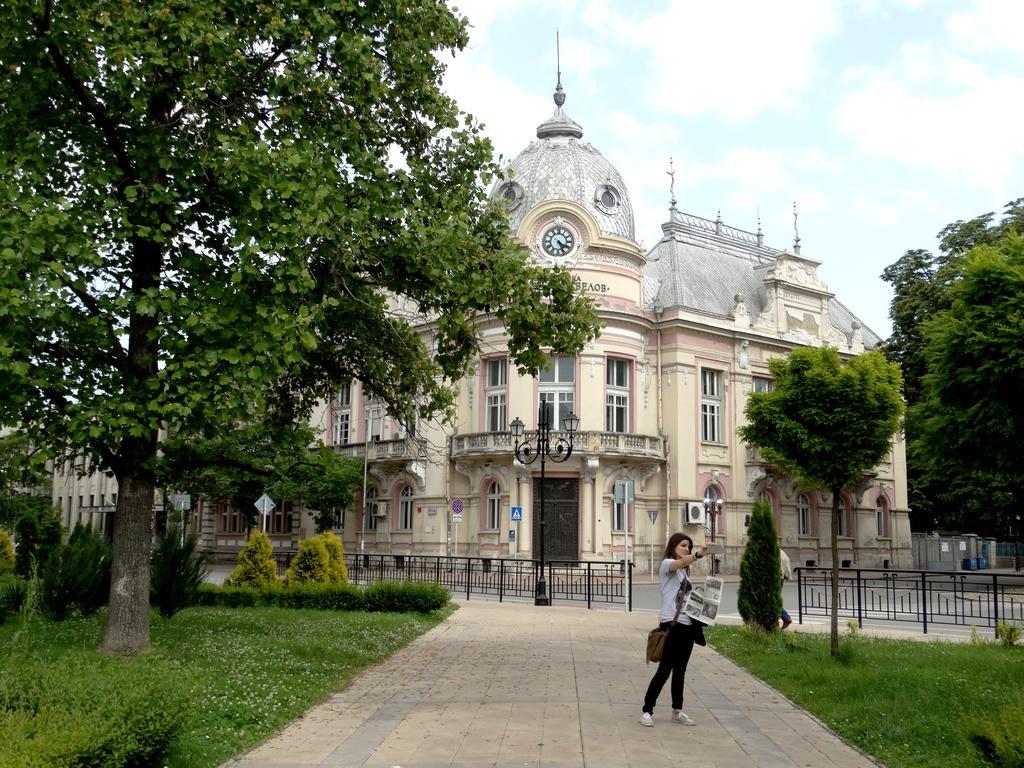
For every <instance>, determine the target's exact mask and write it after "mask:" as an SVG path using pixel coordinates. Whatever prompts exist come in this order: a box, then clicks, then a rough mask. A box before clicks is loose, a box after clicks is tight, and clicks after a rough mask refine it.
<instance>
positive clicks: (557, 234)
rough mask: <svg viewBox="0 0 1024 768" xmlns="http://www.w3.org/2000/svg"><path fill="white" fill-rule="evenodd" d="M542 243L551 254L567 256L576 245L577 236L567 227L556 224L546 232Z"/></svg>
mask: <svg viewBox="0 0 1024 768" xmlns="http://www.w3.org/2000/svg"><path fill="white" fill-rule="evenodd" d="M541 245H542V246H543V248H544V250H545V251H546V252H547V253H548V254H549V255H551V256H565V255H566V254H567V253H569V251H571V250H572V249H573V247H574V246H575V245H576V236H575V235H573V233H572V232H571V231H570V230H569V229H568V228H567V227H563V226H562V225H561V224H556V225H555V226H553V227H549V228H548V230H547V231H546V232H545V233H544V236H543V237H542V238H541Z"/></svg>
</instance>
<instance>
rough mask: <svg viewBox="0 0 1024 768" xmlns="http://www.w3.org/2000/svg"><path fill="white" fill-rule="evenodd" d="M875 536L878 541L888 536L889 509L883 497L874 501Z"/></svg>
mask: <svg viewBox="0 0 1024 768" xmlns="http://www.w3.org/2000/svg"><path fill="white" fill-rule="evenodd" d="M875 534H876V535H877V536H878V538H880V539H882V538H885V537H886V536H888V535H889V509H888V507H887V506H886V504H885V497H884V496H879V497H878V498H877V499H875Z"/></svg>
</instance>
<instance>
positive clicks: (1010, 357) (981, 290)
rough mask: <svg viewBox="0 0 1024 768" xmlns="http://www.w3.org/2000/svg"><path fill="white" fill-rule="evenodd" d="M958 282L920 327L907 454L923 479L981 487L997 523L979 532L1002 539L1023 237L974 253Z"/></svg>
mask: <svg viewBox="0 0 1024 768" xmlns="http://www.w3.org/2000/svg"><path fill="white" fill-rule="evenodd" d="M958 276H959V279H958V280H957V281H956V282H955V283H954V284H953V285H952V286H951V287H950V288H949V289H948V295H949V297H950V300H951V302H950V306H949V308H948V309H946V310H943V311H941V312H939V313H937V314H936V315H935V316H934V317H933V318H932V319H931V320H930V321H929V322H927V323H925V324H924V338H925V348H924V355H925V358H926V360H927V365H928V372H927V374H926V375H925V377H924V388H923V390H924V391H923V393H922V397H921V399H920V401H919V402H918V403H917V404H916V405H915V406H914V407H913V408H912V409H911V414H912V416H913V420H914V424H915V426H916V434H915V435H914V436H913V438H912V444H913V445H914V456H915V457H916V459H915V460H916V461H917V462H918V464H919V465H920V466H923V467H924V470H925V472H926V473H927V474H929V475H931V476H935V477H937V476H940V475H941V476H943V477H947V478H957V479H959V480H960V483H963V482H965V481H969V480H972V479H982V482H981V483H980V487H981V488H987V489H989V490H990V491H992V492H993V493H994V495H993V496H992V497H985V498H984V501H985V502H986V503H988V501H989V499H990V498H991V503H992V505H993V506H994V508H995V509H994V513H995V515H996V519H994V520H993V519H992V518H991V517H989V518H988V521H987V524H986V525H985V527H986V528H987V529H988V532H989V533H991V534H995V535H1007V534H1008V533H1009V532H1010V523H1009V521H1010V520H1012V514H1015V513H1014V512H1013V510H1014V509H1015V505H1016V503H1017V502H1016V497H1017V495H1018V494H1019V491H1020V488H1021V486H1022V485H1024V454H1022V452H1021V450H1020V445H1021V442H1022V441H1024V403H1022V401H1021V398H1020V397H1019V396H1018V393H1019V392H1020V391H1024V357H1022V355H1021V352H1020V350H1021V349H1022V348H1024V322H1022V321H1021V318H1022V317H1024V238H1021V237H1019V236H1017V235H1015V234H1012V233H1011V234H1010V235H1008V236H1007V237H1006V239H1005V240H1003V241H1002V242H1001V243H1000V244H999V245H998V246H989V245H982V246H977V247H975V248H974V249H973V250H972V251H971V252H970V253H969V254H967V256H966V257H965V258H964V259H963V262H962V264H961V268H960V270H959V273H958ZM957 485H959V484H957V483H954V486H955V487H956V486H957ZM978 488H979V486H978V485H975V486H974V493H975V495H977V491H978ZM1000 513H1001V519H1000ZM989 514H990V515H991V514H993V512H990V513H989Z"/></svg>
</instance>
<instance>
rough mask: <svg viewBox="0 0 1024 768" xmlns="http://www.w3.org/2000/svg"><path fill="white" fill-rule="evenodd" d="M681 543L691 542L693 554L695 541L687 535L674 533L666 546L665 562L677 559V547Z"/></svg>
mask: <svg viewBox="0 0 1024 768" xmlns="http://www.w3.org/2000/svg"><path fill="white" fill-rule="evenodd" d="M680 541H688V542H690V551H691V552H693V539H691V538H690V537H689V536H687V535H686V534H685V533H673V534H672V535H671V536H669V537H668V544H666V545H665V557H664V559H665V560H675V559H676V547H678V546H679V542H680Z"/></svg>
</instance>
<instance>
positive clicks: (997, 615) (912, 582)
mask: <svg viewBox="0 0 1024 768" xmlns="http://www.w3.org/2000/svg"><path fill="white" fill-rule="evenodd" d="M794 571H795V573H796V579H797V595H798V608H797V610H798V611H799V617H800V620H801V621H803V617H804V616H831V606H832V569H831V568H807V567H802V566H801V567H799V568H795V569H794ZM838 615H839V616H841V617H843V618H844V619H856V620H857V622H858V624H860V625H861V626H863V625H864V621H865V620H876V621H905V622H914V623H917V624H921V625H922V626H923V629H924V631H925V632H926V633H927V632H928V627H929V626H930V625H937V624H942V625H960V626H970V625H974V626H977V627H993V628H994V627H995V625H996V624H997V623H998V622H1000V621H1007V622H1021V621H1024V574H1015V573H1009V574H1008V573H987V574H983V573H977V572H971V573H951V572H949V571H916V570H905V571H901V570H892V569H874V568H857V569H853V568H841V569H840V570H839V610H838Z"/></svg>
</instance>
